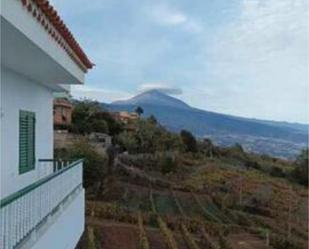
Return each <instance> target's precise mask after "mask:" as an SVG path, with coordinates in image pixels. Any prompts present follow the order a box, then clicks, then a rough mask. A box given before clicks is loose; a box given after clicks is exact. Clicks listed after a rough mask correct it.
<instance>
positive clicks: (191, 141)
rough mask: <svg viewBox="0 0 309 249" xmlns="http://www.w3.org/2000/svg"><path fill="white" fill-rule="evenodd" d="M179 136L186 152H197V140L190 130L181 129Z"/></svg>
mask: <svg viewBox="0 0 309 249" xmlns="http://www.w3.org/2000/svg"><path fill="white" fill-rule="evenodd" d="M180 136H181V139H182V142H183V143H184V145H185V150H186V151H187V152H193V153H195V152H197V151H198V146H197V142H196V139H195V137H194V136H193V135H192V133H191V132H189V131H186V130H182V131H181V132H180Z"/></svg>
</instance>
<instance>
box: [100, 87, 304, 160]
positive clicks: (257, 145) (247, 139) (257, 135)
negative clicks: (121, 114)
mask: <svg viewBox="0 0 309 249" xmlns="http://www.w3.org/2000/svg"><path fill="white" fill-rule="evenodd" d="M104 106H105V107H106V108H108V109H109V110H113V111H119V110H127V111H134V109H135V108H136V106H141V107H142V108H143V109H144V116H146V117H147V116H150V115H154V116H155V117H156V118H157V119H158V121H159V122H160V123H161V124H162V125H163V126H165V127H166V128H168V129H170V130H171V131H176V132H178V131H180V130H182V129H187V130H189V131H191V132H192V133H193V134H195V135H196V136H197V137H209V138H211V139H212V140H213V141H214V142H215V143H216V144H218V145H221V146H230V145H233V144H234V143H240V144H242V145H243V146H244V148H245V149H246V150H248V151H253V152H257V153H261V154H264V153H265V154H270V155H273V156H277V157H284V158H294V156H295V155H297V154H298V153H299V151H300V150H301V149H302V148H304V147H306V146H307V141H308V132H307V131H306V129H305V127H307V128H308V126H307V125H301V124H291V123H285V122H273V121H265V120H256V119H247V118H241V117H235V116H231V115H225V114H220V113H215V112H209V111H204V110H200V109H196V108H193V107H190V106H189V105H187V104H186V103H184V102H182V101H181V100H178V99H176V98H173V97H171V96H168V95H165V94H163V93H161V92H158V91H155V90H153V91H149V92H146V93H142V94H140V95H137V96H135V97H133V98H132V99H129V100H125V101H117V102H114V103H112V104H109V105H107V104H104ZM307 130H308V129H307Z"/></svg>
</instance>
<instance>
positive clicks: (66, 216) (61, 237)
mask: <svg viewBox="0 0 309 249" xmlns="http://www.w3.org/2000/svg"><path fill="white" fill-rule="evenodd" d="M84 212H85V191H84V189H83V190H82V191H81V192H80V193H79V194H78V196H76V197H75V199H74V200H73V202H72V203H70V205H69V206H68V207H67V208H66V209H65V210H64V211H63V213H62V214H61V215H60V216H59V217H57V219H56V220H55V223H54V224H52V225H51V226H50V227H49V228H48V230H47V231H46V232H45V233H44V234H43V235H42V236H39V232H38V236H39V237H38V241H37V242H36V243H35V244H34V245H33V246H31V249H43V248H44V249H73V248H75V247H76V245H77V243H78V241H79V239H80V237H81V235H82V233H83V231H84V226H85V217H84V216H85V214H84ZM59 231H60V232H59ZM23 249H28V247H27V246H25V247H24V248H23Z"/></svg>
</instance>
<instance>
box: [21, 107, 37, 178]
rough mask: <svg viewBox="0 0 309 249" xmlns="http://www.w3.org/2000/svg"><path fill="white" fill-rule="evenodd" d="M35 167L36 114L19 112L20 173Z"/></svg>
mask: <svg viewBox="0 0 309 249" xmlns="http://www.w3.org/2000/svg"><path fill="white" fill-rule="evenodd" d="M34 167H35V113H33V112H28V111H20V112H19V173H20V174H22V173H26V172H28V171H29V170H32V169H34Z"/></svg>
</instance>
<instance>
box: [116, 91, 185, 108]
mask: <svg viewBox="0 0 309 249" xmlns="http://www.w3.org/2000/svg"><path fill="white" fill-rule="evenodd" d="M112 105H118V106H124V105H127V106H129V105H134V106H136V105H140V106H143V105H155V106H161V107H164V106H168V107H173V108H179V109H190V106H189V105H188V104H186V103H185V102H183V101H181V100H179V99H176V98H173V97H171V96H169V95H166V94H164V93H162V92H160V91H158V90H151V91H147V92H144V93H142V94H139V95H137V96H135V97H133V98H131V99H128V100H120V101H115V102H113V103H112Z"/></svg>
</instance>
